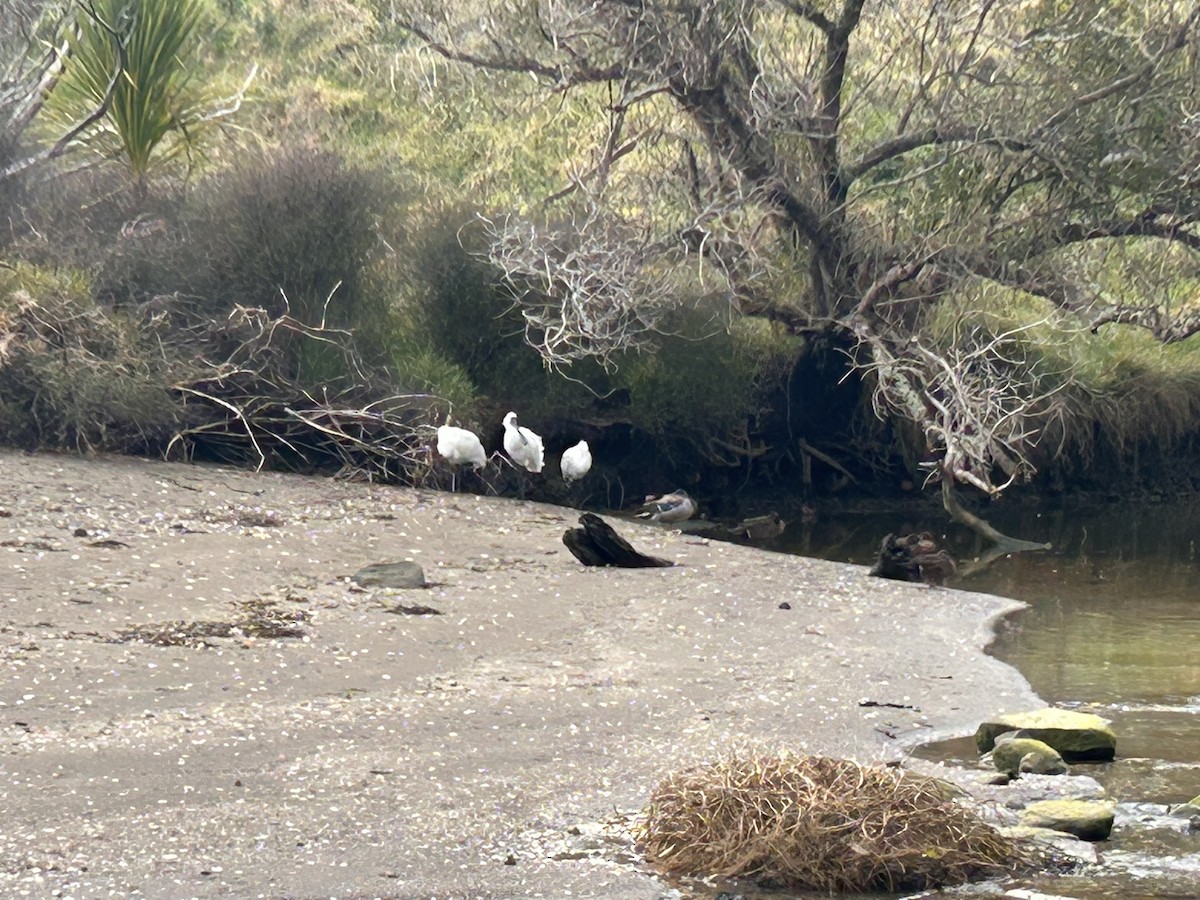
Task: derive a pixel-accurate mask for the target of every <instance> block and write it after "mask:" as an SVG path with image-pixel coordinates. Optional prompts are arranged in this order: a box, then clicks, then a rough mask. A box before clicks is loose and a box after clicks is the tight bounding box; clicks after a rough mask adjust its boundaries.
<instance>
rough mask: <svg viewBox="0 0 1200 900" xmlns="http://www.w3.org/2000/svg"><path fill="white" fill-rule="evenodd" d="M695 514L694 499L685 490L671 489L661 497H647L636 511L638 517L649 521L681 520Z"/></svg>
mask: <svg viewBox="0 0 1200 900" xmlns="http://www.w3.org/2000/svg"><path fill="white" fill-rule="evenodd" d="M695 514H696V501H695V500H693V499H692V498H691V497H689V496H688V495H687V491H678V490H676V491H671V493H669V494H663V495H662V496H661V497H653V496H651V497H647V498H646V502H645V503H644V504H643V505H642V511H641V512H639V513H638V518H639V519H649V520H650V521H651V522H682V521H684V520H685V519H690V518H691V517H692V516H694V515H695Z"/></svg>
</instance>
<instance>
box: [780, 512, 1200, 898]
mask: <svg viewBox="0 0 1200 900" xmlns="http://www.w3.org/2000/svg"><path fill="white" fill-rule="evenodd" d="M987 516H988V518H989V520H990V521H991V522H992V523H993V524H995V525H996V527H998V528H1000V529H1001V530H1002V531H1005V532H1006V533H1008V534H1011V535H1013V536H1014V537H1020V538H1024V539H1026V540H1031V541H1047V542H1050V543H1051V544H1052V545H1053V549H1052V550H1050V551H1041V552H1031V553H1021V554H1017V555H1014V556H1009V557H1006V558H1003V559H1000V560H997V561H996V562H995V563H993V564H992V565H991V566H989V567H988V568H987V569H985V570H984V571H981V572H978V573H976V574H974V575H971V576H968V577H965V578H961V579H959V580H957V581H952V582H951V583H950V586H951V587H956V588H960V589H963V590H973V591H985V592H987V593H992V594H1000V595H1002V596H1006V597H1014V598H1016V599H1019V600H1023V601H1025V602H1026V603H1028V604H1030V609H1029V610H1028V611H1026V612H1024V613H1021V614H1020V615H1019V616H1017V617H1016V618H1015V619H1013V620H1012V621H1011V622H1010V623H1008V626H1007V627H1006V628H1005V629H1004V630H1003V631H1002V633H1001V635H1000V636H999V638H998V640H997V642H996V643H995V645H994V646H993V648H992V652H993V653H994V654H995V655H996V656H997V657H999V658H1000V659H1003V660H1005V661H1006V662H1008V663H1010V664H1012V665H1013V666H1015V667H1016V668H1017V669H1019V670H1020V671H1021V673H1022V674H1023V675H1024V676H1025V677H1026V678H1027V679H1028V680H1029V682H1030V684H1031V685H1032V686H1033V688H1034V690H1036V691H1037V693H1038V694H1039V695H1040V696H1041V697H1043V698H1044V699H1045V700H1046V701H1047V702H1049V703H1052V704H1055V705H1060V706H1067V707H1074V708H1078V709H1081V710H1084V711H1093V712H1096V713H1098V714H1100V715H1102V716H1104V717H1106V718H1108V719H1111V720H1112V721H1113V728H1114V730H1115V731H1116V733H1117V736H1118V743H1117V753H1118V759H1117V760H1116V762H1114V763H1112V764H1110V765H1104V766H1089V767H1088V774H1089V775H1093V776H1094V777H1097V778H1098V779H1100V780H1101V781H1102V782H1103V783H1105V786H1106V789H1107V790H1108V793H1109V795H1110V796H1111V797H1113V798H1114V799H1117V800H1119V801H1122V806H1121V808H1120V810H1121V811H1123V813H1122V814H1121V815H1119V816H1118V819H1119V820H1120V819H1122V818H1124V819H1125V821H1126V822H1129V821H1130V820H1131V819H1138V818H1140V816H1139V815H1137V814H1135V813H1136V811H1137V810H1138V809H1144V808H1145V807H1142V806H1138V805H1134V804H1154V805H1158V808H1159V809H1162V808H1163V807H1164V806H1165V805H1166V804H1176V803H1181V802H1184V801H1186V800H1189V799H1191V798H1192V797H1195V796H1197V795H1200V590H1197V576H1198V575H1200V567H1198V564H1197V563H1198V561H1197V552H1196V534H1197V525H1200V503H1197V502H1195V501H1192V502H1187V503H1173V504H1162V505H1148V506H1129V505H1110V506H1105V507H1099V508H1091V509H1071V508H1069V507H1061V508H1057V509H1053V510H1045V509H1043V510H1040V511H1033V510H1012V511H1008V510H1004V509H1003V508H1002V507H997V508H995V509H993V510H991V511H989V512H988V513H987ZM910 531H931V532H933V533H934V534H935V535H938V536H939V537H940V538H941V539H942V540H943V542H944V543H945V544H946V546H947V547H948V548H949V549H950V550H951V552H952V553H953V554H954V555H955V556H956V557H957V558H958V559H959V560H960V561H967V560H970V559H971V558H972V557H975V556H978V555H979V554H981V553H982V552H983V551H984V550H985V549H986V548H985V547H984V546H983V545H982V544H980V543H979V542H978V541H977V540H976V538H975V536H974V535H973V534H972V533H971V532H969V531H967V530H965V529H961V528H958V527H956V526H951V527H947V523H946V518H945V516H944V515H942V514H935V513H932V512H931V513H930V514H929V515H928V516H924V517H920V516H918V517H913V516H905V515H899V514H873V515H870V516H847V517H838V518H833V519H830V518H829V517H826V518H825V519H823V520H822V521H820V522H817V523H815V525H812V526H806V527H804V528H800V529H789V532H788V533H786V534H785V535H784V537H783V539H782V540H783V541H786V542H787V546H786V548H784V547H781V548H780V549H787V550H790V551H791V552H797V553H803V554H805V555H810V556H819V557H823V558H826V559H834V560H839V561H843V562H853V563H859V564H864V565H869V564H870V563H871V562H872V561H873V560H874V557H875V554H876V552H877V550H878V547H879V543H880V541H881V540H882V538H883V536H884V535H886V534H887V533H888V532H898V533H904V532H910ZM942 754H944V755H942ZM939 755H941V758H957V757H961V761H962V762H963V763H964V764H967V765H970V764H973V762H974V747H973V742H971V741H969V740H967V741H961V742H953V743H951V742H947V743H946V744H945V745H943V746H942V749H941V751H940V752H939ZM1131 810H1132V811H1133V812H1130V811H1131ZM1159 832H1161V834H1160V833H1159ZM1197 840H1198V839H1197V837H1196V836H1195V835H1192V834H1188V833H1186V832H1184V831H1179V830H1172V829H1169V828H1168V829H1159V830H1158V832H1156V831H1155V830H1154V829H1146V828H1118V831H1117V832H1116V833H1115V834H1114V838H1113V840H1112V841H1110V842H1108V843H1107V844H1106V849H1105V850H1104V851H1103V855H1104V857H1105V866H1104V867H1103V869H1102V870H1101V871H1102V872H1103V874H1100V873H1097V874H1096V875H1095V876H1094V877H1084V878H1079V877H1074V878H1071V879H1068V880H1067V882H1066V883H1062V882H1060V883H1058V884H1054V883H1053V881H1052V880H1051V879H1046V880H1044V881H1041V882H1040V883H1035V884H1034V885H1032V886H1035V887H1037V888H1038V889H1040V890H1048V891H1050V892H1052V893H1053V892H1055V889H1056V888H1057V889H1058V890H1060V891H1061V892H1062V893H1066V894H1069V895H1071V896H1086V897H1089V898H1090V897H1123V898H1128V897H1140V896H1147V897H1166V896H1195V895H1196V893H1197V891H1198V890H1200V854H1197V852H1196V845H1197ZM1181 889H1182V891H1183V893H1180V890H1181ZM1080 891H1082V892H1083V893H1082V894H1081V893H1080Z"/></svg>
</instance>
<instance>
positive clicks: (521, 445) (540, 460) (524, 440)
mask: <svg viewBox="0 0 1200 900" xmlns="http://www.w3.org/2000/svg"><path fill="white" fill-rule="evenodd" d="M504 452H505V453H507V454H508V455H509V458H511V459H512V461H513V462H515V463H516V464H517V465H518V466H521V467H522V468H524V469H527V470H529V471H530V472H534V473H537V472H540V471H542V466H544V465H545V463H546V454H545V451H544V450H543V449H542V439H541V438H540V437H538V436H537V435H536V434H534V433H533V432H532V431H530V430H529V429H528V428H526V427H524V426H523V425H518V424H517V414H516V413H515V412H510V413H509V414H508V415H506V416H505V417H504Z"/></svg>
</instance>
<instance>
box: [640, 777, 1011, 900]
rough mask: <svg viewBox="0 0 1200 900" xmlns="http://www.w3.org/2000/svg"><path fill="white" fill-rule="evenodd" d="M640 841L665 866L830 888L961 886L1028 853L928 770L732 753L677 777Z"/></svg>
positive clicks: (658, 794) (658, 795) (662, 788)
mask: <svg viewBox="0 0 1200 900" xmlns="http://www.w3.org/2000/svg"><path fill="white" fill-rule="evenodd" d="M638 840H639V843H640V844H641V846H642V850H643V853H644V854H645V857H646V859H647V861H649V862H650V863H651V864H652V865H654V866H655V867H656V868H658V869H660V870H661V871H663V872H665V873H668V874H674V875H695V876H714V875H715V876H720V877H726V878H753V879H756V880H759V881H761V882H765V883H768V884H772V885H778V886H781V887H788V888H792V889H797V890H815V891H828V892H831V893H833V892H858V891H900V890H920V889H926V888H931V887H936V886H940V885H947V884H962V883H964V882H967V881H971V880H975V879H978V878H983V877H989V876H993V875H997V874H1000V873H1002V872H1006V871H1011V870H1012V869H1013V868H1015V867H1016V866H1017V865H1018V864H1019V863H1020V862H1021V861H1022V860H1021V857H1020V855H1019V851H1018V849H1017V848H1016V845H1015V844H1014V843H1013V842H1012V841H1010V840H1009V839H1008V838H1005V837H1004V836H1002V835H1001V834H999V833H998V832H997V831H996V830H995V829H993V828H991V827H990V826H988V825H987V824H985V823H984V822H983V821H982V820H980V819H979V818H978V817H977V816H975V815H974V814H972V813H971V812H970V811H968V810H966V809H963V808H961V807H958V806H955V805H954V804H953V803H951V802H949V801H947V800H946V799H945V798H944V796H943V795H942V793H941V792H940V791H939V790H938V787H937V783H936V782H934V781H932V780H930V779H926V778H921V777H918V776H914V775H911V774H906V773H904V772H902V771H900V770H897V769H889V768H868V767H864V766H860V765H858V764H857V763H854V762H851V761H849V760H844V759H830V758H827V757H820V756H803V755H797V754H791V753H781V754H770V755H766V754H744V755H741V754H735V755H732V756H730V757H727V758H724V759H721V760H719V761H717V762H714V763H707V764H704V765H700V766H696V767H694V768H691V769H688V770H685V771H683V772H679V773H675V774H672V775H670V776H669V777H667V778H666V779H665V780H664V781H663V782H662V783H661V784H659V786H658V787H657V788H656V789H655V791H654V793H653V794H652V795H651V798H650V804H649V806H648V808H647V811H646V815H645V819H644V821H643V822H642V823H640V824H639V826H638Z"/></svg>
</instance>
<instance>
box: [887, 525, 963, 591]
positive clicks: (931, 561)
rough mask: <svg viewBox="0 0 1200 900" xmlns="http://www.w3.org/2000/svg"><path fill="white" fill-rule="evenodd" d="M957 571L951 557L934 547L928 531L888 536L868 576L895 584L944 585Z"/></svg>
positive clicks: (956, 566) (931, 536)
mask: <svg viewBox="0 0 1200 900" xmlns="http://www.w3.org/2000/svg"><path fill="white" fill-rule="evenodd" d="M957 571H958V565H957V564H956V563H955V562H954V557H952V556H951V555H950V554H949V553H947V552H946V550H944V549H943V548H941V547H939V546H938V545H937V541H935V540H934V539H933V535H932V534H930V533H929V532H927V531H923V532H921V533H920V534H905V535H901V536H900V537H897V536H896V535H894V534H889V535H888V536H887V537H885V538H884V539H883V543H882V544H881V545H880V547H879V558H878V559H877V560H876V561H875V565H874V566H872V567H871V574H872V575H878V576H879V577H880V578H891V579H893V580H895V581H924V582H926V583H927V584H943V583H944V582H945V581H946V579H947V578H949V577H950V576H951V575H953V574H954V573H955V572H957Z"/></svg>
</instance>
